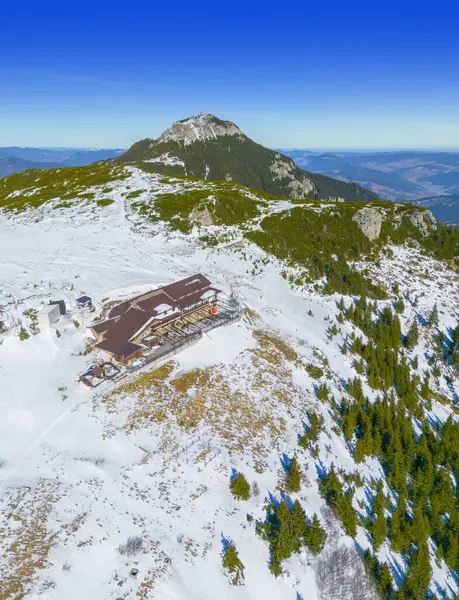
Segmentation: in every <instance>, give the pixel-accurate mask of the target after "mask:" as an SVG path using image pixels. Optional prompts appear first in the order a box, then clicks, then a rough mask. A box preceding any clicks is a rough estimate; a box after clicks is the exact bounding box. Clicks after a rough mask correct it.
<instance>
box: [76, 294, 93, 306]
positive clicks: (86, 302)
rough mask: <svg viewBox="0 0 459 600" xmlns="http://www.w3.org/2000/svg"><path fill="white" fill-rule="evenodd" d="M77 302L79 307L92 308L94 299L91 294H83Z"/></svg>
mask: <svg viewBox="0 0 459 600" xmlns="http://www.w3.org/2000/svg"><path fill="white" fill-rule="evenodd" d="M76 303H77V306H78V308H92V300H91V298H90V297H89V296H81V298H77V301H76Z"/></svg>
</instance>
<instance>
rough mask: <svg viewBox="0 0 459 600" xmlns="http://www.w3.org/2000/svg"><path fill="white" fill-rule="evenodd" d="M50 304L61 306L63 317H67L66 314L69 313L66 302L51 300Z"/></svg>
mask: <svg viewBox="0 0 459 600" xmlns="http://www.w3.org/2000/svg"><path fill="white" fill-rule="evenodd" d="M50 304H57V305H58V306H59V310H60V312H61V315H65V313H66V312H67V308H66V306H65V301H64V300H51V302H50Z"/></svg>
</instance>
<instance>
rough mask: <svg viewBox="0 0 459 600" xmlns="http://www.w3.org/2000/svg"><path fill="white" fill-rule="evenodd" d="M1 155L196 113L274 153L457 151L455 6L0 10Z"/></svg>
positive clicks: (122, 142) (86, 142)
mask: <svg viewBox="0 0 459 600" xmlns="http://www.w3.org/2000/svg"><path fill="white" fill-rule="evenodd" d="M0 14H1V21H0V146H5V145H13V144H14V145H37V146H80V147H81V146H91V147H115V146H116V147H127V146H129V145H130V144H132V143H133V142H134V141H136V140H139V139H142V138H145V137H156V136H157V135H159V134H160V132H161V131H162V130H163V129H164V128H166V127H167V126H169V125H170V124H171V123H172V122H173V121H175V120H177V119H182V118H185V117H187V116H189V115H190V114H194V113H196V112H199V111H205V112H211V113H213V114H216V115H217V116H220V117H221V118H225V119H230V120H232V121H235V122H236V123H237V124H238V125H239V126H240V127H241V128H242V129H243V130H244V132H245V133H247V134H248V135H249V136H250V137H252V138H254V139H255V140H257V141H259V142H260V143H262V144H264V145H267V146H271V147H278V148H281V147H283V148H293V147H296V148H375V149H376V148H444V149H447V148H456V149H458V148H459V100H458V99H459V36H458V35H457V31H458V30H459V8H458V7H456V8H455V7H454V4H453V2H449V3H446V2H443V0H440V1H437V2H435V3H434V4H429V5H428V6H427V5H425V6H423V5H422V3H421V2H416V3H414V2H412V1H411V0H408V1H404V0H399V1H398V2H393V1H392V0H385V1H384V2H383V1H381V0H380V1H379V2H368V1H367V2H365V3H363V2H347V3H346V2H344V1H341V2H339V3H337V2H334V1H333V0H330V1H329V2H314V3H310V2H307V0H304V1H303V2H297V1H296V0H294V1H292V2H290V3H286V2H280V1H278V2H263V3H262V2H250V0H246V2H241V1H239V0H233V1H224V2H223V1H222V2H218V1H214V2H200V1H197V0H195V2H187V3H182V2H180V1H177V2H174V3H172V2H167V1H165V2H158V1H154V0H150V2H148V3H146V2H132V3H126V2H124V3H123V5H122V6H121V5H120V6H119V7H118V6H117V5H116V4H115V3H114V2H110V3H108V2H105V1H104V0H102V1H97V2H91V3H89V2H87V1H86V0H83V1H81V2H67V3H65V2H59V3H57V2H54V0H47V1H46V2H43V3H39V2H34V3H32V2H30V1H26V2H22V3H19V2H9V3H8V5H6V6H5V5H3V6H2V8H1V13H0Z"/></svg>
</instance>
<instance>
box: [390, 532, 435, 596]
mask: <svg viewBox="0 0 459 600" xmlns="http://www.w3.org/2000/svg"><path fill="white" fill-rule="evenodd" d="M431 575H432V567H431V566H430V558H429V548H428V545H427V542H423V543H422V544H420V545H419V547H418V548H417V549H416V551H415V552H413V553H412V554H411V556H410V565H409V568H408V573H407V575H406V576H405V581H404V582H403V585H402V587H401V588H400V590H399V593H398V597H400V598H413V599H415V598H425V595H426V592H427V589H428V587H429V583H430V577H431Z"/></svg>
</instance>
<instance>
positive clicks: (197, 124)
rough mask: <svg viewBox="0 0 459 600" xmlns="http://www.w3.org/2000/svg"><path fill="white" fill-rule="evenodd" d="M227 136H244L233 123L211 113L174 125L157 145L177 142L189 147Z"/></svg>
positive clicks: (161, 137) (164, 132) (177, 122)
mask: <svg viewBox="0 0 459 600" xmlns="http://www.w3.org/2000/svg"><path fill="white" fill-rule="evenodd" d="M226 135H235V136H243V133H242V131H241V130H240V129H239V127H238V126H237V125H235V124H234V123H232V122H231V121H223V120H222V119H218V118H217V117H215V116H214V115H211V114H209V113H199V114H197V115H193V116H192V117H188V118H187V119H183V120H182V121H176V122H175V123H173V124H172V126H171V127H169V128H168V129H166V130H165V131H163V133H162V134H161V135H160V136H159V138H158V139H157V140H156V143H157V144H160V143H164V142H169V141H175V142H181V143H184V144H185V145H188V144H192V143H194V142H199V141H203V140H206V139H215V138H218V137H222V136H226Z"/></svg>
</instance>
